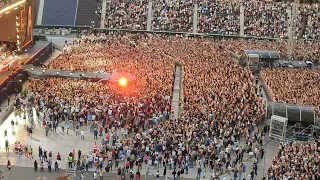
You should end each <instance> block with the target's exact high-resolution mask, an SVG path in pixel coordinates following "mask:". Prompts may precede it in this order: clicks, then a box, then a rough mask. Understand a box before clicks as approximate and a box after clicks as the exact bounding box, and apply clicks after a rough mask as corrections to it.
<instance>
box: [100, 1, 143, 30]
mask: <svg viewBox="0 0 320 180" xmlns="http://www.w3.org/2000/svg"><path fill="white" fill-rule="evenodd" d="M147 6H148V0H141V1H140V0H134V1H127V0H112V1H108V2H107V7H106V17H105V24H106V28H108V29H134V30H146V29H147V12H148V11H147V9H148V7H147ZM101 9H102V8H101Z"/></svg>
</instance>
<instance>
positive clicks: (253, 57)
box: [247, 54, 260, 71]
mask: <svg viewBox="0 0 320 180" xmlns="http://www.w3.org/2000/svg"><path fill="white" fill-rule="evenodd" d="M247 56H248V59H247V68H248V69H249V70H251V71H254V70H258V69H259V59H260V58H259V55H258V54H247Z"/></svg>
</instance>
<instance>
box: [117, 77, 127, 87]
mask: <svg viewBox="0 0 320 180" xmlns="http://www.w3.org/2000/svg"><path fill="white" fill-rule="evenodd" d="M118 83H119V85H120V86H122V87H125V86H127V84H128V79H126V78H125V77H122V78H120V79H119V81H118Z"/></svg>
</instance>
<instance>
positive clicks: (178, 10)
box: [151, 0, 193, 32]
mask: <svg viewBox="0 0 320 180" xmlns="http://www.w3.org/2000/svg"><path fill="white" fill-rule="evenodd" d="M152 6H153V7H152V10H153V21H152V27H151V29H152V30H153V31H182V32H192V22H193V0H185V1H180V0H174V1H162V0H154V1H153V3H152Z"/></svg>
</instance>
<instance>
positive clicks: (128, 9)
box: [96, 0, 320, 39]
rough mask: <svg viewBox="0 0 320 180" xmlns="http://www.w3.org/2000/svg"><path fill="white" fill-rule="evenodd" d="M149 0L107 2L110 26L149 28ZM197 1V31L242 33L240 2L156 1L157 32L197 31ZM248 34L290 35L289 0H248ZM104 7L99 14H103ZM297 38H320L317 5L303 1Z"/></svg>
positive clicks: (155, 21)
mask: <svg viewBox="0 0 320 180" xmlns="http://www.w3.org/2000/svg"><path fill="white" fill-rule="evenodd" d="M148 2H149V0H141V1H140V0H134V1H127V0H112V1H110V2H108V3H107V13H106V17H105V25H106V28H110V29H134V30H146V28H147V19H148V18H147V17H148ZM194 3H197V4H198V12H196V13H197V14H198V16H197V17H198V24H197V27H196V28H197V29H196V30H197V32H199V33H213V34H225V35H239V32H240V6H241V3H240V1H238V2H236V1H228V0H226V1H208V0H198V1H194V0H184V1H182V0H173V1H164V0H153V1H152V15H153V19H152V22H151V23H152V25H151V30H153V31H179V32H193V30H194V27H193V14H194ZM242 5H243V6H244V34H245V35H248V36H256V37H271V38H288V26H289V21H288V19H289V17H288V13H287V9H288V8H292V7H293V5H292V3H289V2H270V1H265V0H244V1H243V3H242ZM101 9H102V7H98V10H97V11H96V13H97V14H98V15H101ZM293 22H294V23H295V28H294V29H293V32H294V37H295V38H302V39H320V30H319V29H320V28H319V23H320V14H319V9H318V7H317V6H313V5H306V4H299V5H298V8H297V17H296V18H295V19H294V20H293Z"/></svg>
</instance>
